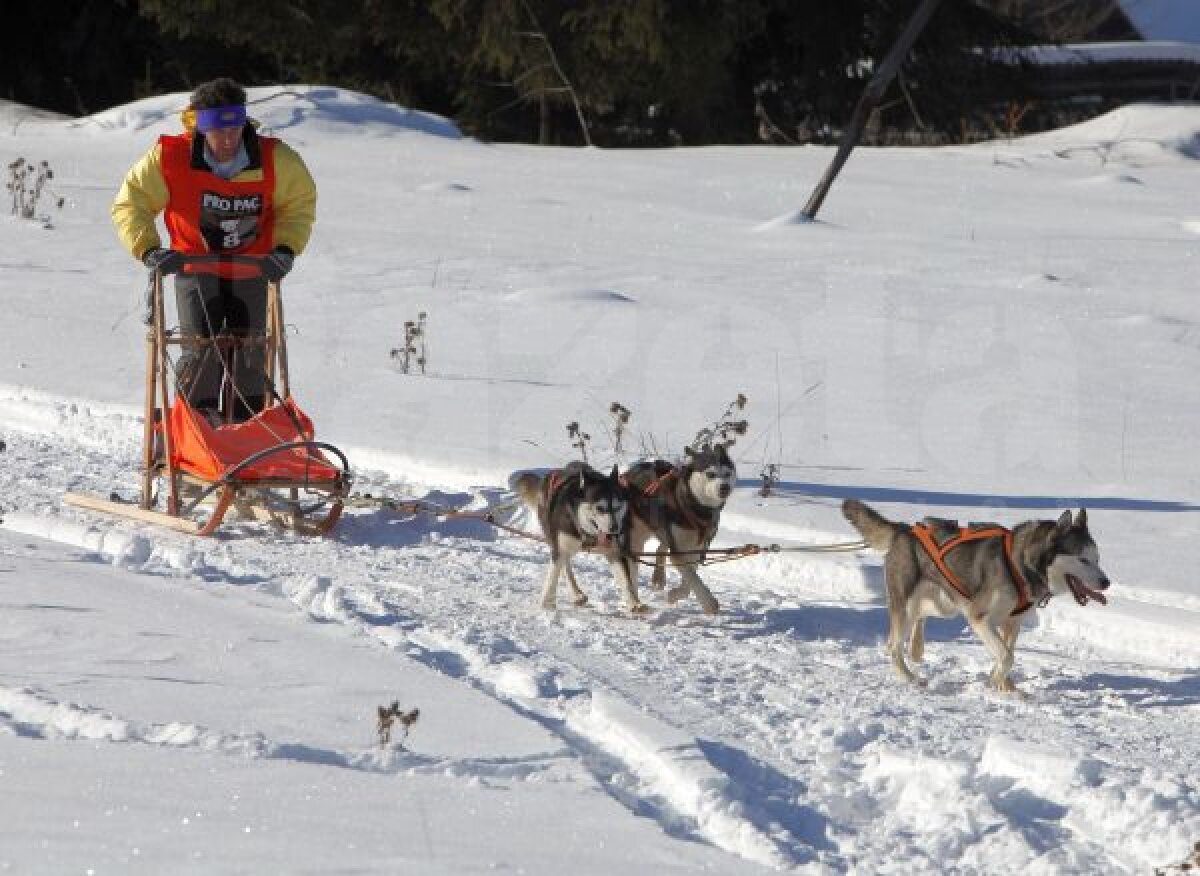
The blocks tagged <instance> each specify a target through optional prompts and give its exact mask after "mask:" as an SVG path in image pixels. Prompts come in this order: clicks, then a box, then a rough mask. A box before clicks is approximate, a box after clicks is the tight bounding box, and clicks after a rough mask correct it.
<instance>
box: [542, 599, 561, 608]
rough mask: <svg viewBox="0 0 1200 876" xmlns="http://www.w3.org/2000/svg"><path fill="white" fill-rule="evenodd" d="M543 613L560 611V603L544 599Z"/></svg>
mask: <svg viewBox="0 0 1200 876" xmlns="http://www.w3.org/2000/svg"><path fill="white" fill-rule="evenodd" d="M542 611H558V602H557V601H555V602H550V601H549V600H545V599H543V600H542Z"/></svg>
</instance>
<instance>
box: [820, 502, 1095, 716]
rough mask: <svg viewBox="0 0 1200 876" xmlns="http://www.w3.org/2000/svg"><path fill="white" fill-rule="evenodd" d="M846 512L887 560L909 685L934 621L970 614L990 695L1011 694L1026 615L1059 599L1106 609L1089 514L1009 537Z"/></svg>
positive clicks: (1025, 527)
mask: <svg viewBox="0 0 1200 876" xmlns="http://www.w3.org/2000/svg"><path fill="white" fill-rule="evenodd" d="M842 513H843V514H844V515H845V516H846V519H847V520H849V521H850V523H851V524H852V525H853V526H854V528H855V529H857V530H858V531H859V532H861V533H862V536H863V538H864V539H865V540H866V542H867V544H868V545H869V546H870V547H872V548H874V549H875V550H878V551H883V552H884V555H885V556H884V577H885V584H886V588H887V607H888V618H889V621H890V624H889V632H888V653H889V654H890V655H891V658H892V666H893V667H894V668H895V670H896V674H897V675H899V676H900V677H901V678H902V679H904V680H906V681H910V682H917V681H918V679H917V677H916V676H915V675H913V673H912V671H911V670H910V669H909V668H908V664H907V663H906V662H905V659H904V657H905V649H906V646H907V650H908V655H909V656H910V657H911V658H912V659H913V660H917V661H919V660H920V659H921V656H922V653H923V651H924V647H925V618H927V617H953V616H954V615H955V614H961V615H963V617H965V618H966V620H967V623H968V624H970V626H971V629H973V630H974V631H975V633H976V634H977V635H978V636H979V638H980V639H982V640H983V643H984V645H985V646H986V647H987V649H988V651H989V652H990V653H991V655H992V657H993V658H994V659H995V661H996V665H995V668H994V669H993V670H992V674H991V684H992V687H994V688H995V689H996V690H999V691H1005V692H1014V691H1016V687H1015V685H1014V684H1013V682H1012V680H1011V679H1010V678H1009V677H1008V676H1009V672H1010V671H1011V670H1012V665H1013V655H1014V652H1015V649H1016V644H1017V635H1018V634H1019V633H1020V631H1021V615H1022V614H1023V613H1024V612H1025V611H1027V610H1028V609H1030V608H1032V607H1033V606H1034V605H1035V604H1037V605H1044V604H1045V602H1046V601H1047V600H1049V599H1050V597H1052V596H1055V595H1057V594H1059V593H1070V594H1071V595H1072V596H1073V597H1074V599H1075V601H1076V602H1077V603H1079V604H1080V605H1087V604H1088V603H1089V602H1092V601H1095V602H1098V603H1100V604H1101V605H1103V604H1105V603H1106V602H1107V601H1108V600H1107V599H1106V598H1105V596H1104V591H1105V590H1107V589H1108V587H1109V580H1108V576H1107V575H1106V574H1105V573H1104V570H1103V569H1101V568H1100V557H1099V551H1098V550H1097V548H1096V542H1095V541H1094V540H1093V538H1092V536H1091V533H1090V532H1089V531H1088V525H1087V511H1085V510H1080V512H1079V513H1078V514H1076V515H1075V518H1074V519H1073V520H1072V518H1071V512H1070V511H1064V512H1063V514H1062V516H1061V517H1059V518H1058V521H1057V522H1055V521H1052V520H1029V521H1026V522H1024V523H1020V524H1018V525H1017V526H1015V527H1014V528H1013V529H1011V530H1009V529H1005V528H1004V527H1001V526H995V525H992V524H974V525H972V526H969V527H959V526H958V524H957V523H955V522H954V521H949V520H942V519H939V518H926V519H925V520H923V521H921V522H920V523H915V524H907V523H894V522H892V521H890V520H887V519H886V518H884V517H883V515H881V514H879V512H877V511H875V510H874V509H873V508H871V507H869V506H868V505H866V504H864V503H862V502H859V501H857V500H854V499H848V500H846V501H845V502H844V503H843V504H842Z"/></svg>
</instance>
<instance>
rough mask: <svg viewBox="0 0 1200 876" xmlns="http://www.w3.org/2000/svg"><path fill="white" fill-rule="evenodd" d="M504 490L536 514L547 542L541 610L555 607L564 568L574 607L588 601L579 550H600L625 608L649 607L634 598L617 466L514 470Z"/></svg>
mask: <svg viewBox="0 0 1200 876" xmlns="http://www.w3.org/2000/svg"><path fill="white" fill-rule="evenodd" d="M508 486H509V489H510V490H512V491H513V492H514V493H516V494H517V495H518V496H519V497H520V498H521V501H522V502H524V503H525V504H526V505H528V506H529V507H530V508H532V509H533V510H534V511H536V512H537V516H538V522H539V523H540V524H541V527H542V535H543V536H544V537H545V539H546V542H547V544H549V546H550V568H549V570H548V571H547V572H546V583H545V585H544V586H543V588H542V608H545V609H548V610H551V611H553V610H554V608H555V607H557V605H558V579H559V578H560V577H561V576H562V574H563V573H564V572H565V573H566V575H567V581H568V582H569V583H570V585H571V593H572V595H573V597H574V603H575V605H577V606H583V605H587V601H588V598H587V594H585V593H584V592H583V591H582V590H581V589H580V588H579V582H578V581H576V580H575V572H574V571H573V570H572V569H571V557H573V556H575V554H577V553H579V552H580V551H583V550H588V551H593V552H595V553H599V554H603V555H604V557H605V558H606V559H607V560H608V564H609V566H610V567H611V568H612V572H613V577H614V578H616V579H617V582H618V583H619V584H620V586H621V589H622V591H623V592H624V595H625V604H626V607H627V608H628V609H629V611H631V612H633V613H634V614H641V613H644V612H647V611H649V610H650V609H649V606H647V605H646V604H644V603H643V602H642V601H641V600H639V599H638V594H637V575H636V573H635V572H634V570H633V560H632V558H631V557H630V554H629V491H628V489H627V488H626V487H625V485H624V484H623V483H622V482H621V479H620V476H619V474H618V472H617V467H616V466H613V469H612V472H611V473H610V474H608V475H604V474H601V473H600V472H598V471H596V470H595V469H594V468H592V467H591V466H589V465H587V464H585V463H582V462H572V463H569V464H568V465H566V466H565V467H564V468H561V469H556V470H554V471H551V472H548V473H546V474H538V473H536V472H529V471H519V472H514V473H513V474H512V475H511V476H510V477H509V479H508Z"/></svg>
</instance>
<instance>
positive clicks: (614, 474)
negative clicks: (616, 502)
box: [608, 462, 621, 483]
mask: <svg viewBox="0 0 1200 876" xmlns="http://www.w3.org/2000/svg"><path fill="white" fill-rule="evenodd" d="M608 479H609V480H610V481H613V482H614V483H615V482H616V481H619V480H620V479H621V470H620V469H619V468H617V464H616V463H615V462H614V463H613V469H612V471H611V472H609V474H608Z"/></svg>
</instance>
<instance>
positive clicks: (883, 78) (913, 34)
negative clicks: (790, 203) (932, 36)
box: [801, 0, 941, 220]
mask: <svg viewBox="0 0 1200 876" xmlns="http://www.w3.org/2000/svg"><path fill="white" fill-rule="evenodd" d="M940 2H941V0H921V5H920V6H918V7H917V11H916V12H914V13H913V17H912V18H911V19H909V22H908V24H907V26H905V28H904V32H903V33H901V34H900V38H899V39H898V40H896V44H895V45H894V46H892V48H891V51H889V52H888V54H887V57H886V58H884V59H883V63H882V64H881V65H880V67H879V69H878V70H877V71H876V72H875V75H874V76H872V77H871V81H870V82H869V83H867V87H866V90H864V91H863V94H862V97H860V98H859V99H858V105H857V106H856V107H855V108H854V115H853V116H851V118H850V124H849V125H847V126H846V130H845V131H843V132H842V141H841V142H840V143H839V144H838V149H837V154H835V155H834V157H833V161H832V162H830V164H829V167H828V168H826V170H825V175H824V176H822V177H821V181H820V182H819V183H817V187H816V188H815V189H813V193H812V194H811V195H810V196H809V198H808V203H807V204H805V205H804V209H803V210H802V211H801V215H802V216H803V217H804V218H805V219H810V220H811V219H816V218H817V211H818V210H820V209H821V204H822V203H823V202H824V201H825V196H826V195H827V194H829V190H830V188H832V187H833V181H834V180H835V179H837V175H838V174H839V173H841V170H842V168H843V167H844V166H845V164H846V162H847V161H848V160H849V158H850V153H851V152H853V151H854V147H855V146H857V145H858V141H859V138H860V137H862V132H863V129H864V128H865V127H866V126H867V119H868V118H869V117H870V115H871V110H873V109H875V105H876V104H877V103H879V100H880V98H882V97H883V94H884V92H885V91H887V87H888V86H889V85H890V84H891V82H892V80H893V79H894V78H896V73H898V72H899V70H900V65H901V64H903V63H904V59H905V57H906V56H907V55H908V50H909V49H911V48H912V44H913V43H915V42H916V41H917V37H918V36H920V35H921V31H923V30H924V29H925V25H927V24H928V23H929V19H930V17H931V16H932V15H933V11H934V10H935V9H936V8H937V5H938V3H940Z"/></svg>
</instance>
